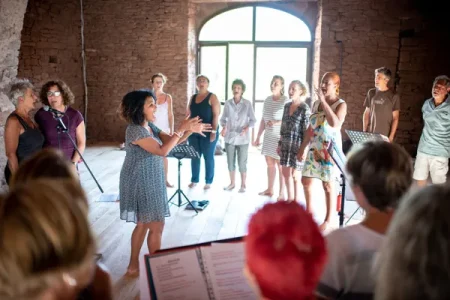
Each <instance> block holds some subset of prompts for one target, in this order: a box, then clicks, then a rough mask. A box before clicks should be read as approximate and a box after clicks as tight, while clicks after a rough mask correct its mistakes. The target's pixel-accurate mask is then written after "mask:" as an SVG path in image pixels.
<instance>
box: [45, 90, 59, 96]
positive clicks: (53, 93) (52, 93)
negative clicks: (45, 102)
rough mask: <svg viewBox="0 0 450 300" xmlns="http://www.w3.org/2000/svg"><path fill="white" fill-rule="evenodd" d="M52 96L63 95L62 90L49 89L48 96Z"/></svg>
mask: <svg viewBox="0 0 450 300" xmlns="http://www.w3.org/2000/svg"><path fill="white" fill-rule="evenodd" d="M51 96H55V97H58V96H61V92H60V91H55V92H52V91H48V92H47V97H51Z"/></svg>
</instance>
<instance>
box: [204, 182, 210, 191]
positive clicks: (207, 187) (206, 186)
mask: <svg viewBox="0 0 450 300" xmlns="http://www.w3.org/2000/svg"><path fill="white" fill-rule="evenodd" d="M210 188H211V184H209V183H207V184H205V186H204V187H203V189H204V190H209V189H210Z"/></svg>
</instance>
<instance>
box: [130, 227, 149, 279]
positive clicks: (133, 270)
mask: <svg viewBox="0 0 450 300" xmlns="http://www.w3.org/2000/svg"><path fill="white" fill-rule="evenodd" d="M147 230H148V228H147V227H146V226H145V225H144V224H142V223H138V224H137V225H136V227H135V228H134V230H133V234H132V235H131V256H130V263H129V264H128V270H127V274H128V275H131V276H133V275H137V274H138V272H139V252H140V251H141V248H142V244H143V243H144V239H145V235H146V234H147Z"/></svg>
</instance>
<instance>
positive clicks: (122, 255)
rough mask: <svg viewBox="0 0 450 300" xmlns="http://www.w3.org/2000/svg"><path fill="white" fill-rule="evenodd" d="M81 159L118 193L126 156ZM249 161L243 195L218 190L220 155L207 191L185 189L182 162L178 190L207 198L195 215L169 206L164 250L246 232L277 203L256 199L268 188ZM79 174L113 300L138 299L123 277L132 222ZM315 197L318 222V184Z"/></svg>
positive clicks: (90, 151)
mask: <svg viewBox="0 0 450 300" xmlns="http://www.w3.org/2000/svg"><path fill="white" fill-rule="evenodd" d="M84 156H85V160H86V162H87V163H88V165H89V167H90V168H91V171H92V172H93V174H94V176H95V177H96V178H97V180H98V182H99V183H100V185H101V187H102V188H103V190H104V192H105V193H108V194H109V193H118V192H119V175H120V169H121V167H122V163H123V160H124V157H125V152H124V151H120V150H119V149H118V145H111V144H102V145H94V146H89V147H88V148H87V149H86V152H85V155H84ZM248 161H249V162H248V175H247V178H248V179H247V181H248V182H247V191H246V193H243V194H240V193H238V188H236V189H235V190H233V191H224V190H223V187H224V186H226V185H228V183H229V177H228V169H227V165H226V156H225V155H223V156H216V172H215V179H214V184H213V185H212V188H211V189H210V190H208V191H204V190H203V185H204V182H200V184H199V185H198V186H196V187H195V188H194V189H189V188H188V187H187V185H188V184H189V182H190V163H189V161H184V162H183V164H182V167H181V188H182V190H183V191H184V192H185V193H186V195H187V196H188V197H189V198H190V199H191V200H209V201H210V204H209V206H208V207H207V208H206V209H205V210H204V211H201V212H199V214H198V215H196V214H195V212H194V211H187V210H184V206H182V207H177V206H176V205H171V206H170V212H171V216H170V217H169V218H167V219H166V224H165V228H164V232H163V238H162V247H163V248H170V247H176V246H182V245H191V244H195V243H199V242H207V241H214V240H217V239H225V238H232V237H237V236H242V235H245V234H246V232H247V224H248V220H249V218H250V216H251V215H252V213H254V212H255V210H257V209H258V208H259V207H261V206H262V205H264V204H265V203H267V202H272V201H275V199H276V197H273V198H272V199H271V198H268V197H262V196H258V192H260V191H262V190H263V189H264V188H265V187H266V184H267V178H266V175H265V174H266V169H265V162H264V158H263V157H262V156H261V155H260V154H258V153H257V152H256V151H251V153H250V155H249V160H248ZM201 168H202V171H201V173H200V178H201V179H203V178H204V172H203V162H202V167H201ZM80 174H81V175H80V176H81V182H82V185H83V188H84V189H85V191H86V193H87V194H88V197H89V203H90V213H89V219H90V222H91V226H92V229H93V231H94V232H95V234H96V236H97V245H98V250H99V252H101V253H102V254H103V258H102V262H103V263H104V264H105V265H106V267H107V268H108V270H109V272H110V274H111V277H112V280H113V283H114V295H115V299H139V285H138V280H137V279H128V278H125V277H123V274H124V273H125V270H126V267H127V265H128V261H129V255H130V239H131V233H132V231H133V229H134V224H133V223H127V222H125V221H122V220H120V217H119V210H120V204H119V202H97V200H98V199H99V197H100V195H101V192H100V190H99V189H98V187H97V185H96V183H95V182H94V180H93V179H92V177H91V175H90V174H89V172H88V171H87V169H86V167H85V166H84V165H80ZM169 179H170V181H171V183H173V184H176V181H177V160H175V159H169ZM238 185H239V180H238ZM277 188H278V187H276V191H277ZM174 192H175V188H171V189H168V195H169V197H170V196H171V195H172V194H173V193H174ZM317 194H318V195H317V197H315V198H314V201H313V205H314V208H315V211H317V216H316V217H317V219H318V220H320V219H322V218H323V216H324V209H325V203H324V199H323V193H322V194H321V191H320V186H318V193H317ZM275 195H277V193H275ZM175 198H176V199H174V201H173V202H174V203H177V202H178V197H175ZM183 200H184V199H183ZM356 207H357V206H356V204H355V203H354V202H347V209H346V213H348V214H351V213H352V212H353V211H354V210H355V209H356ZM359 219H361V215H360V214H359V213H358V214H357V215H356V218H355V220H354V221H353V222H358V220H359ZM147 252H148V251H147V246H146V243H144V246H143V248H142V251H141V255H144V254H145V253H147Z"/></svg>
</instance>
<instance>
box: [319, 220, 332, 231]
mask: <svg viewBox="0 0 450 300" xmlns="http://www.w3.org/2000/svg"><path fill="white" fill-rule="evenodd" d="M329 223H330V221H324V222H323V223H322V224H321V225H320V226H319V229H320V231H322V232H324V231H325V230H327V228H328V225H329Z"/></svg>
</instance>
